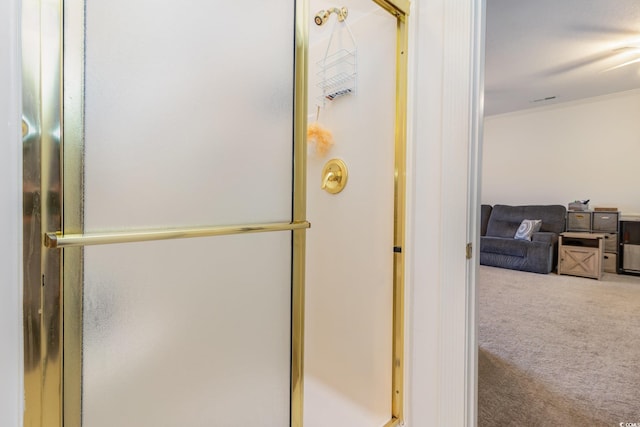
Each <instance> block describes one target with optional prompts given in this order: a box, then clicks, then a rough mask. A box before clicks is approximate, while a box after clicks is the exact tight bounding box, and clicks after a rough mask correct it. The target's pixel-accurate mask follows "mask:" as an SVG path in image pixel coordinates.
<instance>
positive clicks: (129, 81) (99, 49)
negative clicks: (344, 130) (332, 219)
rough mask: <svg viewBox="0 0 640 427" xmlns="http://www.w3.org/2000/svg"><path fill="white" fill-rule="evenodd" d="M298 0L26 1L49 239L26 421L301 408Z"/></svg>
mask: <svg viewBox="0 0 640 427" xmlns="http://www.w3.org/2000/svg"><path fill="white" fill-rule="evenodd" d="M296 3H297V2H296V1H293V0H272V1H269V2H264V1H258V0H254V1H239V2H224V3H223V2H207V1H202V0H188V1H180V2H177V1H165V0H162V1H157V0H153V1H152V0H134V1H132V0H109V1H106V0H102V1H100V0H98V1H86V2H84V1H83V0H68V1H62V0H41V1H40V2H35V1H33V2H31V1H29V0H27V1H25V10H24V12H25V14H26V16H25V22H26V23H29V22H34V23H35V24H34V25H39V26H40V31H41V34H42V36H41V37H40V38H37V39H34V40H31V41H30V40H26V41H25V42H26V43H32V45H31V48H34V49H25V52H26V56H29V55H32V54H33V53H32V52H43V53H42V56H41V57H40V58H39V59H40V61H41V63H40V70H41V73H40V78H39V79H36V80H34V82H33V87H32V88H31V90H29V89H27V92H29V94H27V95H26V96H25V99H26V101H25V123H26V125H27V127H28V126H29V125H31V126H33V127H34V129H37V128H39V129H40V132H39V135H36V134H38V133H37V132H34V136H33V138H32V139H33V140H36V139H37V138H41V141H40V142H39V143H38V144H35V145H34V147H36V148H38V149H39V150H40V153H39V154H40V160H39V161H40V163H41V164H40V166H41V168H40V171H41V172H40V176H39V177H38V178H37V179H35V180H34V184H33V185H34V186H36V187H39V191H40V192H41V194H42V200H43V203H42V208H41V215H42V222H41V226H39V225H38V226H36V225H34V224H32V225H33V227H40V228H41V230H40V233H37V234H36V237H35V242H39V241H41V239H40V238H39V236H38V234H40V235H44V247H40V243H34V245H35V246H34V251H35V252H38V251H41V256H42V260H43V261H42V263H41V266H40V267H41V269H42V271H41V273H42V278H41V281H40V275H39V274H34V275H33V276H34V277H36V283H31V282H29V281H27V283H25V286H26V287H31V288H32V289H33V291H29V292H31V294H34V295H35V294H38V293H39V292H41V295H42V300H41V305H40V308H39V310H34V311H29V312H27V313H25V316H27V317H25V319H26V323H27V324H30V325H32V326H33V328H31V329H30V332H29V333H28V334H27V335H28V336H27V341H28V342H27V349H28V351H27V353H29V354H28V355H26V357H30V356H29V355H31V354H32V353H30V352H29V351H30V350H33V349H36V348H37V349H38V351H39V354H38V355H37V356H34V357H33V360H32V362H34V363H33V366H31V365H30V364H27V365H28V366H27V369H28V370H30V372H31V374H32V375H30V373H29V372H27V374H26V376H25V378H26V386H25V388H26V391H27V404H26V406H27V408H26V409H27V412H26V418H25V425H34V426H35V425H46V426H58V425H64V426H73V427H75V426H80V425H82V426H84V427H102V426H104V427H112V426H122V427H126V426H202V427H205V426H207V427H208V426H274V427H275V426H277V427H281V426H284V425H299V423H300V422H301V390H300V387H301V382H300V381H301V378H300V376H301V369H302V368H301V360H302V359H301V349H302V344H301V333H302V322H301V319H302V303H301V302H302V287H303V278H304V277H303V270H304V245H305V240H304V232H305V229H306V228H307V227H308V226H309V225H308V223H307V222H306V218H305V207H304V206H305V200H304V176H305V173H304V165H305V150H304V149H303V147H302V143H303V141H304V137H303V132H304V129H305V108H306V107H305V103H304V102H301V100H304V99H305V98H304V87H305V77H304V75H305V74H304V56H305V48H304V42H305V41H304V37H305V31H304V29H303V27H304V25H303V24H301V22H302V20H301V19H300V16H301V14H302V12H303V11H302V10H301V8H296ZM30 5H31V6H30ZM30 14H34V15H37V18H34V19H33V21H29V19H30V18H29V16H31V15H30ZM62 22H63V23H64V24H61V23H62ZM27 59H28V58H27ZM36 74H37V73H36ZM26 83H28V82H26ZM37 96H42V98H41V99H40V100H39V101H40V102H41V105H42V107H41V108H40V109H38V108H32V110H33V111H32V114H31V113H30V112H29V109H30V103H31V102H32V99H30V97H31V98H33V100H35V101H37V100H38V98H37ZM27 133H29V131H28V132H27ZM34 150H35V148H34ZM26 158H27V156H25V159H26ZM26 187H27V184H25V188H26ZM38 215H40V212H39V214H38ZM34 229H35V228H34ZM33 264H36V263H33ZM40 287H42V290H41V291H40V290H39V289H40ZM25 292H26V291H25ZM29 316H30V317H29ZM33 331H36V332H33ZM39 331H42V332H39ZM29 340H30V341H29ZM36 378H41V379H42V380H41V383H40V392H39V393H40V398H39V399H38V397H35V398H34V395H36V394H37V393H38V392H36V391H33V388H32V387H31V385H30V381H31V380H32V379H33V381H35V382H37V381H38V380H37V379H36ZM38 400H39V401H40V402H41V407H37V406H38V405H37V404H36V403H34V402H37V401H38Z"/></svg>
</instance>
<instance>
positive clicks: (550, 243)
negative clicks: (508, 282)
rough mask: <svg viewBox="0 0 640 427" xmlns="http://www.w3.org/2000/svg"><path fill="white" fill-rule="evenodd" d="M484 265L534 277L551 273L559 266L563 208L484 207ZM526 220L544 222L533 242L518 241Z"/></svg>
mask: <svg viewBox="0 0 640 427" xmlns="http://www.w3.org/2000/svg"><path fill="white" fill-rule="evenodd" d="M480 212H481V228H480V235H481V237H480V264H482V265H490V266H494V267H502V268H510V269H512V270H522V271H530V272H533V273H550V272H551V271H553V270H554V269H555V267H556V265H557V262H558V235H559V234H560V233H562V232H563V231H564V230H565V221H566V215H567V209H566V208H565V207H564V206H562V205H533V206H508V205H495V206H490V205H482V207H481V211H480ZM523 219H532V220H542V225H541V228H540V230H539V231H538V232H535V233H533V235H532V236H531V241H529V240H520V239H515V238H514V236H515V234H516V231H517V230H518V227H519V226H520V224H521V223H522V220H523Z"/></svg>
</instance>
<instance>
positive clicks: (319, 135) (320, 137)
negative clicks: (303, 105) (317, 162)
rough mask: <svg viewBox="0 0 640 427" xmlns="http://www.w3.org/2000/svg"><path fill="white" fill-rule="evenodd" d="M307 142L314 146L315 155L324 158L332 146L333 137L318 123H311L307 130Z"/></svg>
mask: <svg viewBox="0 0 640 427" xmlns="http://www.w3.org/2000/svg"><path fill="white" fill-rule="evenodd" d="M307 142H308V143H309V144H315V145H316V154H318V155H319V156H324V155H325V154H327V152H329V149H331V146H332V145H333V135H331V132H329V131H328V130H327V129H325V128H323V127H322V126H320V125H319V124H318V123H311V124H310V125H309V127H308V128H307Z"/></svg>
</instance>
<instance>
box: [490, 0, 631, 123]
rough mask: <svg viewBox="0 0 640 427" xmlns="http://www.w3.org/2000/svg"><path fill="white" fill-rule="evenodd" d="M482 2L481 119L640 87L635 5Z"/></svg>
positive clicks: (579, 0) (565, 0) (613, 0)
mask: <svg viewBox="0 0 640 427" xmlns="http://www.w3.org/2000/svg"><path fill="white" fill-rule="evenodd" d="M486 3H487V10H486V47H485V55H486V56H485V115H495V114H502V113H507V112H512V111H517V110H523V109H527V108H535V107H540V106H543V105H550V104H554V103H561V102H568V101H573V100H578V99H582V98H589V97H593V96H599V95H605V94H609V93H614V92H620V91H626V90H631V89H636V88H640V62H637V63H634V64H630V65H628V66H623V67H620V68H613V67H616V66H618V65H621V64H623V63H625V62H629V61H632V60H634V59H640V0H527V1H525V0H486ZM634 47H638V49H637V50H635V49H634ZM552 97H555V98H552ZM546 98H552V99H546Z"/></svg>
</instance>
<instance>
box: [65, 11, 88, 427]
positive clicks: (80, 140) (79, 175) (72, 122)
mask: <svg viewBox="0 0 640 427" xmlns="http://www.w3.org/2000/svg"><path fill="white" fill-rule="evenodd" d="M84 11H85V7H84V0H64V28H63V32H64V38H63V39H64V46H63V70H64V71H63V81H62V84H63V90H62V92H63V93H62V102H63V123H64V127H63V137H62V174H63V177H64V179H63V187H62V192H63V195H62V197H63V204H62V207H63V215H62V218H63V224H62V229H61V230H62V232H63V233H64V234H82V233H83V232H84V228H83V218H84V215H83V210H84V197H83V194H84V63H85V36H84V34H85V14H84ZM62 257H63V266H62V277H63V278H62V284H63V289H62V293H63V310H62V315H63V320H64V323H63V343H64V347H63V366H62V375H63V376H62V378H63V382H62V396H61V398H62V413H63V425H64V426H78V427H79V426H81V425H82V348H83V336H82V325H83V294H84V286H83V280H84V262H83V260H84V249H83V248H82V247H75V248H67V249H66V250H65V251H63V252H62Z"/></svg>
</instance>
